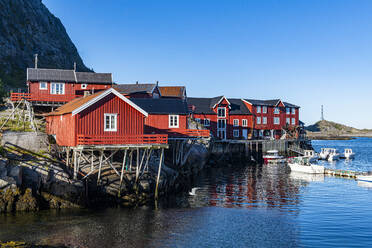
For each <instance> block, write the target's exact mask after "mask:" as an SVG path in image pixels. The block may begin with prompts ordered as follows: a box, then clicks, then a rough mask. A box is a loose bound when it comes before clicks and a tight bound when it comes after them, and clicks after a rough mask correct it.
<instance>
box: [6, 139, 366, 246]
mask: <svg viewBox="0 0 372 248" xmlns="http://www.w3.org/2000/svg"><path fill="white" fill-rule="evenodd" d="M323 146H327V147H336V148H339V149H340V148H342V149H343V147H350V148H352V149H353V150H354V151H355V152H356V153H357V156H356V159H355V160H354V161H350V162H347V163H345V162H339V163H335V164H327V166H329V167H332V166H333V167H336V168H347V169H358V170H363V171H368V170H372V164H371V163H370V162H369V161H372V139H357V140H352V141H314V147H315V148H316V149H320V147H323ZM195 186H197V187H200V188H199V190H197V194H196V196H190V195H188V194H185V195H182V196H178V197H177V198H174V199H169V201H168V202H166V203H162V204H161V206H160V207H159V209H158V210H155V209H153V208H151V207H146V208H140V209H135V210H126V209H106V210H101V211H90V210H78V211H61V212H58V211H56V212H54V211H45V212H40V213H37V214H35V213H28V214H17V215H15V216H11V215H8V216H1V217H0V240H14V239H16V240H25V241H28V242H37V243H44V244H54V245H59V244H64V245H68V246H72V247H372V208H371V206H372V188H370V187H367V186H368V185H367V186H366V185H358V183H357V182H356V181H355V180H351V179H341V178H334V177H324V176H310V175H306V174H305V175H304V174H293V173H291V174H288V173H287V171H286V170H285V169H283V168H278V167H275V166H253V167H252V166H245V167H239V168H225V169H213V170H209V171H206V172H205V173H204V174H203V175H201V176H199V177H198V178H197V179H196V180H195Z"/></svg>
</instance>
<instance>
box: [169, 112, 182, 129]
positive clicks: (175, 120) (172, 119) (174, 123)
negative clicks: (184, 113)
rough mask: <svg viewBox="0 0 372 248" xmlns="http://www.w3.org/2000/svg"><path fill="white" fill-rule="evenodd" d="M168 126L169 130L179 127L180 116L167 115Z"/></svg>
mask: <svg viewBox="0 0 372 248" xmlns="http://www.w3.org/2000/svg"><path fill="white" fill-rule="evenodd" d="M168 126H169V128H179V127H180V116H179V115H169V117H168Z"/></svg>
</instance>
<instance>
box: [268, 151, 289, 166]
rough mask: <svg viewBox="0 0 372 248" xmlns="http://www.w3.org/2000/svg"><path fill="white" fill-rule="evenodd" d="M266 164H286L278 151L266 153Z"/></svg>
mask: <svg viewBox="0 0 372 248" xmlns="http://www.w3.org/2000/svg"><path fill="white" fill-rule="evenodd" d="M263 159H264V162H265V164H267V163H272V162H274V163H281V162H285V159H284V157H283V156H280V155H279V152H278V151H277V150H270V151H267V152H266V155H264V156H263Z"/></svg>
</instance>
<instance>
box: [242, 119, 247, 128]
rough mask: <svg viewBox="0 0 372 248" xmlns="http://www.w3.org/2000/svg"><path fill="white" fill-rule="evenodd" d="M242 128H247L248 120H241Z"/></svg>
mask: <svg viewBox="0 0 372 248" xmlns="http://www.w3.org/2000/svg"><path fill="white" fill-rule="evenodd" d="M244 122H245V123H244ZM242 127H248V120H247V119H242Z"/></svg>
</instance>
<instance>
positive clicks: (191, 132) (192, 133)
mask: <svg viewBox="0 0 372 248" xmlns="http://www.w3.org/2000/svg"><path fill="white" fill-rule="evenodd" d="M168 134H169V136H171V137H204V138H208V137H210V131H209V130H198V129H170V130H169V131H168Z"/></svg>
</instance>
